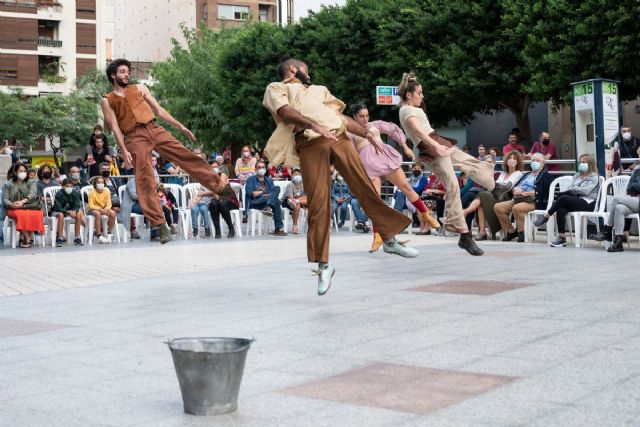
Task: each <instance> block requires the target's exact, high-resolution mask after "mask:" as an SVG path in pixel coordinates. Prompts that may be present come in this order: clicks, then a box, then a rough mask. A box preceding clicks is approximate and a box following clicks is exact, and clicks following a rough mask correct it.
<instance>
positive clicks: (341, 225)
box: [338, 221, 344, 229]
mask: <svg viewBox="0 0 640 427" xmlns="http://www.w3.org/2000/svg"><path fill="white" fill-rule="evenodd" d="M342 227H344V221H340V222H338V228H339V229H340V228H342Z"/></svg>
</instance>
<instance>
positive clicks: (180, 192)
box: [163, 184, 191, 240]
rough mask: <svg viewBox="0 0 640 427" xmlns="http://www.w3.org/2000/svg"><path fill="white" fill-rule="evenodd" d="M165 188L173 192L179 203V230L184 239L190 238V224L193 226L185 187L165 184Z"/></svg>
mask: <svg viewBox="0 0 640 427" xmlns="http://www.w3.org/2000/svg"><path fill="white" fill-rule="evenodd" d="M163 185H164V188H165V189H167V190H169V191H171V194H173V197H175V199H176V202H177V203H178V228H179V229H180V230H182V237H183V238H184V239H185V240H186V239H188V238H189V235H188V233H189V224H191V210H189V209H187V206H186V205H185V203H186V195H185V194H184V187H183V186H182V185H180V184H163Z"/></svg>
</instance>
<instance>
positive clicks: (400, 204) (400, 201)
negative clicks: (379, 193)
mask: <svg viewBox="0 0 640 427" xmlns="http://www.w3.org/2000/svg"><path fill="white" fill-rule="evenodd" d="M395 198H396V200H395V203H394V204H393V209H395V210H397V211H398V212H402V211H403V210H405V209H406V206H407V196H406V195H405V194H404V193H403V192H402V191H396V194H395Z"/></svg>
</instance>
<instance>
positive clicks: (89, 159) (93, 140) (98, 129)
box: [87, 125, 109, 165]
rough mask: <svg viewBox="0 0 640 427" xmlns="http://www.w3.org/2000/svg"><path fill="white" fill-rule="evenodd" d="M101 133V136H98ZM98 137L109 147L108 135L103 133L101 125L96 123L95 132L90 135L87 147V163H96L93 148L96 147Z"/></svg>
mask: <svg viewBox="0 0 640 427" xmlns="http://www.w3.org/2000/svg"><path fill="white" fill-rule="evenodd" d="M98 135H99V136H98ZM96 137H99V138H101V139H102V141H103V142H104V146H105V147H107V149H108V148H109V140H108V139H107V136H106V135H105V134H104V133H103V128H102V126H101V125H95V126H94V127H93V133H92V134H91V136H90V137H89V146H88V147H87V164H88V165H93V164H95V163H96V160H95V159H94V158H93V150H94V149H95V148H96Z"/></svg>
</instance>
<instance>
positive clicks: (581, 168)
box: [578, 162, 589, 172]
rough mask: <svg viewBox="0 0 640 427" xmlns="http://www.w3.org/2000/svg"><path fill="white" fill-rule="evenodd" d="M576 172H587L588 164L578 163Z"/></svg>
mask: <svg viewBox="0 0 640 427" xmlns="http://www.w3.org/2000/svg"><path fill="white" fill-rule="evenodd" d="M578 170H579V171H580V172H587V171H588V170H589V164H588V163H584V162H583V163H580V164H579V165H578Z"/></svg>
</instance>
